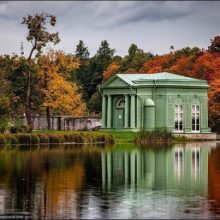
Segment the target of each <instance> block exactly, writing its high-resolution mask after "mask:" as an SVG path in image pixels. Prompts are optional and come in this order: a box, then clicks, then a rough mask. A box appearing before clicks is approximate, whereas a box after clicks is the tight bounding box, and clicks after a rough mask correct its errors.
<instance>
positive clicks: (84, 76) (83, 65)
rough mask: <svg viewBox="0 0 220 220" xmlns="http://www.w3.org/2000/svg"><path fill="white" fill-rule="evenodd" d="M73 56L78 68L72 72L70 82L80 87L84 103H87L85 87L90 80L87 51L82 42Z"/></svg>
mask: <svg viewBox="0 0 220 220" xmlns="http://www.w3.org/2000/svg"><path fill="white" fill-rule="evenodd" d="M75 56H76V57H77V58H78V59H79V62H80V66H79V68H78V69H76V70H74V71H73V72H72V75H71V81H72V82H76V83H78V84H79V85H80V86H81V87H82V97H83V99H84V100H85V101H89V98H88V92H87V86H88V84H89V82H90V80H91V72H90V69H89V64H90V60H89V50H88V47H86V46H85V44H84V42H83V41H82V40H80V41H79V43H78V45H77V46H76V50H75Z"/></svg>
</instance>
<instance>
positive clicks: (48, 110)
mask: <svg viewBox="0 0 220 220" xmlns="http://www.w3.org/2000/svg"><path fill="white" fill-rule="evenodd" d="M46 114H47V128H48V130H51V123H50V108H49V107H46Z"/></svg>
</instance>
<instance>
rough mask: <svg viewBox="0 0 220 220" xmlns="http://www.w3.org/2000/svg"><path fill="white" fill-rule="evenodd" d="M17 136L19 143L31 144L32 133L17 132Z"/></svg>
mask: <svg viewBox="0 0 220 220" xmlns="http://www.w3.org/2000/svg"><path fill="white" fill-rule="evenodd" d="M15 137H16V138H17V140H18V141H19V144H31V141H32V140H31V135H30V134H22V133H19V134H15Z"/></svg>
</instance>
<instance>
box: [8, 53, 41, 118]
mask: <svg viewBox="0 0 220 220" xmlns="http://www.w3.org/2000/svg"><path fill="white" fill-rule="evenodd" d="M12 59H13V62H14V63H13V65H11V67H10V71H9V72H8V73H7V80H8V81H9V82H10V87H9V89H8V96H9V97H10V100H11V107H12V111H13V115H14V116H16V117H18V116H21V115H22V116H23V114H24V112H25V103H26V91H27V81H28V78H27V72H28V71H29V70H30V71H31V73H32V77H31V81H32V83H31V85H30V89H31V94H30V107H31V109H32V110H34V111H35V112H36V111H38V110H39V106H40V105H41V94H40V90H39V87H38V81H37V65H36V64H35V65H33V64H32V65H31V69H30V66H29V64H28V61H27V59H26V58H22V57H16V58H12Z"/></svg>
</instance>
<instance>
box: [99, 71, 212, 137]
mask: <svg viewBox="0 0 220 220" xmlns="http://www.w3.org/2000/svg"><path fill="white" fill-rule="evenodd" d="M207 90H208V84H207V82H206V81H205V80H198V79H193V78H189V77H184V76H180V75H176V74H171V73H166V72H163V73H155V74H116V75H114V76H112V77H111V78H110V79H108V80H107V81H105V82H104V83H103V84H102V85H101V87H100V91H101V94H102V128H103V129H115V130H131V131H138V130H141V129H146V130H150V129H154V128H162V127H166V128H167V129H168V130H170V131H172V132H176V133H210V128H208V96H207Z"/></svg>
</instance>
